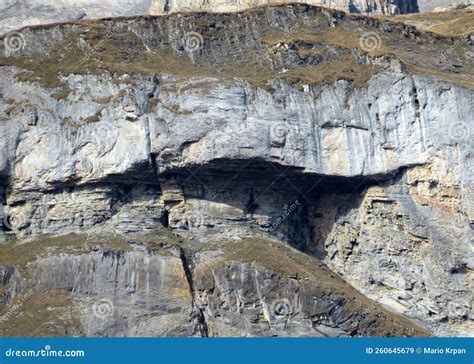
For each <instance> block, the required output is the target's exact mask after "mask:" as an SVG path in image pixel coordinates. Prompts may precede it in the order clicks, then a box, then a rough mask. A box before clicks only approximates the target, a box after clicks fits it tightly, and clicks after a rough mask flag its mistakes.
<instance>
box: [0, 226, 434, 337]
mask: <svg viewBox="0 0 474 364" xmlns="http://www.w3.org/2000/svg"><path fill="white" fill-rule="evenodd" d="M162 233H163V232H162ZM247 234H248V233H247ZM244 235H245V234H243V235H240V236H242V238H240V237H239V234H238V233H236V234H235V235H233V236H232V239H233V241H232V242H229V241H227V242H226V243H224V244H223V243H222V241H221V242H220V243H217V245H214V246H212V247H211V246H207V247H206V246H202V247H198V248H197V247H196V246H192V247H186V246H185V245H181V244H179V245H175V244H174V243H173V240H174V239H173V238H166V237H165V236H166V234H163V235H162V240H164V241H168V243H165V244H164V245H161V246H157V245H156V244H155V245H153V247H151V246H150V245H149V244H150V243H153V241H149V242H148V243H143V242H139V241H127V242H126V244H127V245H123V246H122V247H124V250H121V249H117V247H116V248H115V249H113V250H111V249H110V248H104V247H103V246H101V245H100V239H99V240H96V239H97V238H93V237H91V236H89V237H85V236H76V237H74V238H73V240H74V244H76V243H77V242H78V241H81V242H82V244H88V243H89V244H90V243H92V244H93V245H90V250H89V252H87V251H82V252H78V251H76V254H71V252H69V253H66V251H64V249H65V244H63V243H61V245H60V246H61V250H62V251H63V252H62V253H59V251H58V250H57V249H58V248H59V246H58V245H55V243H53V242H48V249H49V252H48V253H46V254H45V252H44V251H43V252H40V256H37V257H34V256H32V257H31V258H32V259H31V261H29V262H27V263H26V264H25V266H24V267H21V268H20V269H17V271H16V273H15V271H11V272H10V276H9V277H10V278H9V280H8V281H5V280H4V282H3V284H6V283H8V282H10V284H12V281H13V283H14V284H16V285H17V286H19V287H22V288H21V289H20V290H17V292H15V294H12V295H11V296H9V297H8V299H7V300H6V309H5V310H3V311H2V313H3V315H1V316H0V320H1V322H2V326H0V332H1V333H2V334H4V335H6V334H9V335H14V336H24V335H25V334H28V335H29V336H36V335H47V336H51V335H53V336H56V335H59V336H63V335H67V336H76V337H77V336H87V337H91V336H93V337H97V336H107V337H122V336H127V337H135V336H140V337H143V336H146V337H148V336H152V337H166V336H173V337H189V336H199V337H201V336H202V337H207V336H212V337H228V336H317V337H327V336H342V337H347V336H368V335H371V336H419V335H427V334H428V333H427V332H426V331H425V330H423V329H421V328H420V327H418V326H417V325H415V324H414V323H412V322H410V321H408V320H406V319H403V318H401V317H398V316H396V315H393V314H391V313H389V312H387V311H386V310H384V309H382V308H381V307H378V306H377V305H376V304H374V303H373V302H370V301H369V300H367V299H366V298H365V297H364V296H362V295H361V294H359V293H358V292H356V291H355V290H354V289H353V288H352V287H350V286H349V285H347V284H346V283H345V282H344V281H343V280H342V279H340V278H338V277H336V276H334V275H332V274H331V273H330V271H329V270H328V269H327V267H324V266H323V265H322V264H321V263H319V262H318V261H317V260H316V259H312V263H313V264H316V265H317V266H318V270H319V272H318V273H316V274H315V273H311V271H310V270H308V271H307V270H305V269H306V268H304V263H303V264H302V261H304V258H303V257H304V255H303V254H301V253H297V252H295V251H292V250H290V249H288V248H287V247H285V246H284V245H281V243H278V242H277V241H274V240H273V241H272V240H271V238H269V237H267V238H261V239H260V240H258V241H256V240H251V241H246V240H241V241H240V242H236V241H235V239H245V237H244ZM252 236H253V237H254V239H255V236H256V235H255V234H252ZM107 239H108V241H109V242H110V243H115V244H117V242H118V241H120V240H121V239H120V238H111V237H108V238H107ZM114 239H117V240H114ZM58 241H59V240H58ZM58 241H57V242H58ZM57 242H56V243H57ZM28 244H29V245H30V246H31V245H35V244H40V242H38V241H35V242H31V243H28ZM244 246H245V248H246V249H248V248H252V247H253V248H254V249H255V250H256V251H260V252H263V253H264V255H258V254H257V255H253V256H252V258H251V259H252V262H250V261H249V260H248V259H249V257H247V256H246V255H245V254H242V253H238V251H239V250H241V249H242V248H243V247H244ZM73 247H74V245H73V246H69V249H71V248H73ZM183 247H184V248H185V249H186V250H185V249H183ZM0 249H1V248H0ZM33 249H34V248H33ZM185 251H186V252H187V253H185ZM275 258H279V259H286V261H287V262H286V263H287V266H285V267H278V266H276V265H271V264H272V263H273V259H275ZM308 266H309V267H310V268H314V266H311V265H308ZM19 270H22V272H23V273H22V274H20V273H19ZM47 296H49V297H52V298H53V299H54V301H53V302H47V303H46V304H45V306H46V307H37V305H38V306H40V304H41V302H42V301H44V300H45V297H47ZM51 306H52V307H51ZM46 308H47V309H48V310H49V311H50V312H49V314H46V315H45V317H43V318H42V319H40V324H41V326H42V328H41V327H35V326H34V324H33V325H32V324H30V325H26V326H25V325H22V320H24V319H25V317H33V322H36V320H37V319H38V317H39V316H42V315H44V314H45V313H46V312H44V311H47V310H46ZM52 315H54V320H55V322H54V325H52V324H51V320H52V317H51V316H52ZM58 318H59V320H58ZM32 326H33V327H32ZM32 329H34V331H32Z"/></svg>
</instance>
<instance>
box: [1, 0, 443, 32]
mask: <svg viewBox="0 0 474 364" xmlns="http://www.w3.org/2000/svg"><path fill="white" fill-rule="evenodd" d="M298 2H299V3H306V4H311V5H322V6H326V7H330V8H335V9H339V10H344V11H350V12H360V13H376V14H386V15H393V14H398V13H413V12H417V11H418V5H417V1H416V0H384V1H379V0H370V1H367V0H304V1H303V0H297V1H294V0H293V1H287V0H239V1H229V0H202V1H195V0H54V1H51V0H50V1H45V0H7V1H3V2H2V4H0V13H1V15H0V34H2V33H7V32H9V31H12V30H14V29H18V28H21V27H23V26H27V25H38V24H48V23H55V22H61V21H71V20H79V19H86V18H89V19H91V18H105V17H112V16H135V15H148V14H149V15H161V14H165V13H170V12H186V11H206V12H231V11H240V10H245V9H249V8H253V7H256V6H262V5H281V4H285V3H298ZM445 2H446V3H448V1H445ZM445 5H446V6H447V5H448V4H445Z"/></svg>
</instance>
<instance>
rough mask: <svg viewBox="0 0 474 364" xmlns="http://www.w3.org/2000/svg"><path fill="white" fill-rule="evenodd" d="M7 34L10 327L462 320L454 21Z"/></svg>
mask: <svg viewBox="0 0 474 364" xmlns="http://www.w3.org/2000/svg"><path fill="white" fill-rule="evenodd" d="M12 40H15V41H16V42H17V43H8V42H11V41H12ZM4 41H5V44H10V46H9V47H6V48H5V56H4V57H2V58H1V59H0V64H1V70H0V92H1V94H2V98H1V99H0V118H1V119H0V138H1V139H0V140H1V144H0V156H1V159H0V190H1V192H2V193H1V194H0V199H1V203H2V205H1V210H0V217H1V219H0V220H2V221H3V224H2V227H1V232H0V239H2V240H3V241H5V244H3V245H2V246H0V249H2V250H3V253H4V254H2V256H3V257H4V258H2V260H0V265H1V270H0V272H2V277H3V279H2V292H3V299H2V301H1V302H0V303H1V304H2V306H3V307H4V309H3V311H2V314H3V316H2V318H1V319H2V321H3V322H7V325H6V326H5V328H4V331H3V332H4V333H10V334H16V335H25V331H21V330H22V329H21V328H22V325H21V323H22V322H23V321H21V320H25V317H27V316H28V315H31V312H32V311H35V310H36V311H35V312H38V314H37V315H33V316H34V317H35V320H37V321H36V322H38V331H37V332H38V333H42V334H44V333H46V334H50V335H87V336H96V335H106V336H120V335H151V336H180V335H181V336H192V335H200V336H275V335H277V336H302V335H310V336H358V335H362V336H364V335H376V336H394V335H395V336H408V335H429V334H435V335H472V333H473V319H474V316H473V315H474V311H473V310H472V301H473V294H472V287H473V278H474V277H473V267H474V250H473V241H472V239H473V234H472V228H473V224H474V211H472V206H473V201H472V198H473V195H472V187H473V169H472V163H473V145H472V115H473V114H474V110H473V108H474V106H473V103H472V97H473V66H472V64H471V62H470V57H471V55H472V51H473V50H472V38H470V37H469V36H468V35H466V34H463V35H461V36H457V37H456V36H452V37H445V36H442V35H439V34H433V33H423V32H420V31H418V30H417V29H416V28H414V27H412V26H407V25H405V24H402V23H396V22H391V21H385V20H380V19H374V18H367V17H364V16H351V15H348V14H346V13H344V12H339V11H331V12H327V11H326V10H324V11H323V9H322V8H319V7H312V6H308V5H291V6H282V7H262V8H258V9H254V10H251V11H247V12H242V13H229V14H227V13H225V14H188V15H169V16H163V17H136V18H124V19H105V20H103V21H99V22H78V23H65V24H59V25H54V26H49V27H32V28H26V29H24V30H22V31H21V32H20V33H17V34H16V39H11V36H10V38H9V37H6V38H5V39H4ZM13 44H17V45H18V44H19V45H20V46H13ZM453 47H454V48H453ZM452 49H453V50H452ZM66 234H81V235H67V237H63V238H57V237H56V238H51V237H50V235H53V236H62V235H66ZM84 234H86V235H84ZM71 236H72V237H71ZM353 287H354V288H353ZM356 289H357V290H356ZM366 296H367V297H369V298H370V299H371V300H373V301H371V300H369V299H368V298H367V297H366ZM25 297H26V298H25ZM18 302H19V303H20V304H19V306H18ZM44 302H45V304H44V305H45V306H48V307H51V310H55V312H57V315H55V316H54V320H55V321H54V325H53V324H51V320H52V318H51V317H50V316H49V315H48V312H43V311H42V310H40V309H38V307H37V306H38V305H41V303H44ZM15 305H16V306H15ZM35 305H36V306H35ZM14 307H19V308H17V309H13V308H14ZM44 315H46V317H45V316H44ZM399 315H401V316H399ZM402 316H404V317H402ZM5 317H7V319H5ZM407 318H409V319H411V320H413V321H408V320H407ZM19 323H20V324H19ZM54 327H57V328H60V331H55V330H54V329H53V328H54ZM61 328H62V329H61ZM43 329H44V330H43ZM15 330H17V331H15Z"/></svg>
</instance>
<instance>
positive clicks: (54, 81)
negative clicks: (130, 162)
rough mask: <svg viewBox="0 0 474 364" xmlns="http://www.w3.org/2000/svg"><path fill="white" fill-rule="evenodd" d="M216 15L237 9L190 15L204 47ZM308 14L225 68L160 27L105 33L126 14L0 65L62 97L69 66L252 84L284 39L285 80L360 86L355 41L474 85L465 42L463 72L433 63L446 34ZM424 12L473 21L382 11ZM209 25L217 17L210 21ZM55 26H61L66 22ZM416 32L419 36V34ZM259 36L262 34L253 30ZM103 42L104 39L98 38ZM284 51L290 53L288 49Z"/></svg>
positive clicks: (458, 27) (445, 26)
mask: <svg viewBox="0 0 474 364" xmlns="http://www.w3.org/2000/svg"><path fill="white" fill-rule="evenodd" d="M259 11H260V12H261V18H262V22H263V21H264V20H265V18H264V17H265V13H264V10H263V9H256V10H252V11H248V12H245V13H243V15H244V16H248V17H251V16H252V15H254V18H255V14H258V15H260V13H258V12H259ZM220 16H232V17H234V18H235V17H237V16H238V14H233V15H215V14H214V15H210V14H200V15H199V16H194V17H193V19H192V21H193V22H194V25H195V27H198V30H200V31H201V32H202V34H203V39H204V41H205V44H206V47H214V46H215V44H214V43H213V42H216V40H222V39H224V37H225V36H226V31H224V30H223V29H221V28H218V27H215V23H216V20H218V19H219V17H220ZM313 17H314V18H315V19H317V20H318V22H319V25H320V27H319V28H318V29H317V30H314V29H313V30H309V29H304V24H302V23H301V24H297V25H298V27H299V31H298V32H295V33H293V34H288V33H283V32H279V31H278V30H275V29H273V30H266V31H264V32H263V33H262V34H261V35H262V39H261V40H260V42H261V47H260V48H259V49H258V50H255V49H251V48H249V46H248V45H245V44H242V45H240V46H239V48H240V50H239V51H242V53H239V54H238V55H237V56H236V55H227V53H225V52H224V56H222V57H219V58H220V59H218V60H217V62H219V66H221V68H222V69H218V68H217V66H216V64H215V62H216V60H215V59H210V58H209V57H207V56H206V54H204V55H202V54H201V55H196V57H195V58H196V59H193V57H190V56H189V54H187V53H186V52H177V51H176V49H174V48H173V47H172V46H171V43H170V42H169V40H167V39H166V37H167V35H166V34H163V33H162V34H158V33H157V36H156V37H157V38H159V39H160V44H159V46H157V47H152V48H150V47H148V48H147V47H146V46H145V42H144V41H143V40H142V39H140V37H138V36H137V35H136V34H135V33H133V32H132V31H130V30H128V31H125V32H123V31H121V32H120V33H119V34H118V33H117V34H113V35H112V36H110V34H111V33H110V26H111V25H113V23H114V22H121V21H124V20H123V19H122V20H121V19H116V20H108V21H86V22H82V23H78V24H79V25H80V26H81V30H80V31H76V32H70V33H69V34H68V35H67V36H66V38H65V40H64V42H63V43H62V44H59V45H57V46H55V47H53V48H52V49H50V50H49V51H48V54H47V55H44V54H43V55H38V56H35V57H20V58H15V57H0V65H13V66H17V67H19V68H21V69H24V70H26V72H23V73H22V74H21V75H20V76H19V79H20V80H22V81H30V82H31V81H37V82H40V83H42V84H43V85H44V86H47V87H58V88H59V89H58V90H57V92H56V95H57V98H59V99H60V98H64V97H66V96H67V94H68V90H67V87H66V86H64V84H63V83H62V82H61V81H60V79H59V76H60V75H68V74H71V73H75V74H86V73H93V74H96V73H101V72H103V71H109V72H111V73H115V72H117V73H119V74H123V73H129V74H146V75H149V74H154V75H157V76H158V77H159V76H160V75H163V74H172V75H176V76H181V77H186V78H188V77H196V76H211V77H218V78H220V79H226V80H230V79H234V78H240V79H244V80H248V81H250V82H251V83H252V84H254V85H255V86H259V87H265V88H268V87H269V86H268V81H269V80H272V79H275V78H277V77H278V72H276V71H275V69H274V68H273V69H272V68H271V67H269V65H268V64H265V63H262V62H261V61H262V59H267V58H269V57H270V58H271V57H272V50H271V48H270V47H271V46H274V45H278V44H279V43H284V44H289V45H290V46H291V48H294V49H296V50H297V52H298V55H299V56H300V63H299V65H293V66H291V67H290V69H289V72H286V73H285V74H284V75H283V76H281V75H280V76H281V77H283V79H284V80H286V81H287V82H289V83H303V84H310V85H323V84H330V83H332V82H334V81H335V80H338V79H347V80H350V81H352V82H353V85H354V87H364V86H365V85H366V82H367V80H368V79H369V78H370V77H371V76H372V75H373V74H374V73H375V72H377V71H378V69H377V68H375V67H373V66H368V65H361V64H359V63H358V62H357V61H356V60H355V58H354V57H353V56H351V54H350V53H351V51H352V50H354V49H356V50H357V51H358V52H362V53H366V54H367V55H368V56H369V57H370V58H374V57H380V56H384V55H385V56H390V57H396V58H398V59H400V60H401V61H402V63H403V64H405V65H406V67H407V69H409V70H410V71H412V72H414V73H420V74H426V75H432V76H435V77H438V78H441V79H445V80H447V81H452V82H457V83H460V84H464V85H474V77H473V74H474V66H473V65H472V64H471V63H472V62H470V58H469V56H468V55H466V54H465V52H466V49H465V47H464V46H462V45H459V46H457V47H456V49H455V50H454V53H453V55H452V57H454V56H456V63H457V64H461V65H462V66H463V68H462V70H461V72H460V71H458V70H456V71H455V72H454V71H453V72H451V71H446V70H443V69H440V68H439V67H438V65H437V64H436V63H435V59H436V58H438V56H439V54H440V52H441V53H442V52H443V51H445V50H447V49H449V47H450V46H451V45H452V41H451V40H450V38H446V40H444V41H443V40H442V39H441V41H439V40H438V41H436V42H435V43H433V44H429V42H427V44H428V46H426V45H418V43H417V42H416V41H415V40H411V39H409V38H405V37H402V36H401V35H400V34H397V32H398V31H399V30H398V29H396V30H395V31H394V32H393V33H384V32H382V31H380V30H379V28H377V27H373V26H369V25H366V24H365V25H363V24H361V23H360V19H366V18H364V17H362V16H348V17H347V18H346V19H344V20H342V21H340V24H339V25H338V26H337V27H336V28H331V27H329V25H328V24H327V19H326V17H325V16H324V15H321V14H319V15H313ZM432 18H434V19H436V22H433V21H432V20H429V19H432ZM169 19H170V17H163V18H147V19H140V20H137V21H142V22H152V23H153V22H155V23H153V24H156V23H161V22H166V21H169ZM236 19H237V21H240V22H241V24H243V23H244V21H245V19H241V18H236ZM372 19H374V20H376V19H379V18H372ZM421 19H425V20H423V21H429V22H432V23H433V24H432V25H430V27H428V28H429V29H430V30H432V31H437V33H439V34H442V35H443V36H444V35H454V34H458V33H460V32H462V31H464V30H465V29H466V27H469V26H470V24H472V22H473V18H472V13H465V12H454V13H442V14H428V15H424V14H414V15H408V16H400V17H394V18H383V20H381V21H384V22H395V23H397V22H399V21H404V22H406V23H409V24H412V23H413V24H421V23H422V22H421ZM426 19H428V20H426ZM253 21H255V20H253ZM423 24H424V23H423ZM430 24H431V23H430ZM210 25H214V27H211V26H210ZM57 26H58V27H62V26H64V25H57ZM153 26H155V25H153ZM42 28H47V27H42ZM246 32H247V30H246V28H245V27H244V26H242V27H241V28H239V30H237V31H235V35H236V36H237V37H240V38H241V39H245V38H244V37H246V36H247V35H248V33H246ZM364 32H375V33H377V34H378V35H379V37H380V39H381V41H382V43H381V47H380V48H378V49H377V50H376V51H374V52H370V51H366V50H364V49H363V47H361V44H360V35H361V34H362V33H364ZM227 35H228V33H227ZM420 36H421V37H423V35H420ZM427 37H428V36H427ZM80 38H82V39H83V40H84V41H85V42H86V43H87V44H89V45H90V46H91V48H94V47H96V49H97V52H96V53H95V56H94V58H93V59H88V58H87V57H85V54H84V52H83V51H82V50H81V49H79V46H78V45H79V39H80ZM150 39H152V38H150ZM256 40H257V41H259V39H258V38H257V39H256ZM101 42H102V43H101ZM101 44H102V46H100V45H101ZM262 49H263V50H262ZM265 49H266V50H265ZM227 51H228V50H227ZM231 51H232V50H231ZM333 51H335V52H336V53H337V52H339V53H341V54H339V56H334V57H330V59H323V60H322V61H321V62H320V63H319V64H317V65H308V64H306V61H307V59H308V57H310V56H316V55H317V54H318V53H319V54H322V53H324V52H326V55H327V54H331V53H332V52H333ZM262 52H264V53H265V54H263V56H264V57H262ZM259 53H260V54H259ZM282 54H283V55H284V56H287V54H285V52H283V53H282ZM222 58H224V59H222ZM323 58H324V57H323Z"/></svg>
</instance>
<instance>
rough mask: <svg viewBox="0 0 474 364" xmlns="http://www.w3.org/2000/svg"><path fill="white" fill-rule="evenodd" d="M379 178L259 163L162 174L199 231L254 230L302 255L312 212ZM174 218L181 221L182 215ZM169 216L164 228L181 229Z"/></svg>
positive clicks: (229, 163)
mask: <svg viewBox="0 0 474 364" xmlns="http://www.w3.org/2000/svg"><path fill="white" fill-rule="evenodd" d="M391 177H392V176H386V178H385V179H389V178H391ZM382 179H383V177H381V176H374V177H364V178H362V177H352V178H348V177H340V176H327V175H319V174H315V173H308V172H306V171H304V170H303V169H301V168H295V167H290V166H284V165H281V164H278V163H273V162H267V161H262V160H251V161H249V160H215V161H213V162H211V163H208V164H206V165H203V166H201V167H200V168H197V169H195V170H193V171H190V170H189V169H187V168H181V169H173V170H172V171H169V172H167V173H164V174H162V175H160V180H172V181H175V184H176V185H177V186H179V188H180V189H181V190H182V193H183V196H184V201H185V202H184V204H185V210H184V211H185V212H184V214H185V215H188V216H193V217H194V218H195V217H196V216H199V220H200V221H203V222H205V223H203V225H204V226H201V228H210V227H212V228H213V229H214V228H216V227H217V228H218V227H219V226H221V227H223V228H225V227H226V226H228V227H232V226H235V225H244V226H253V227H258V228H260V229H262V230H264V231H267V232H269V233H270V234H272V235H274V236H276V237H278V238H279V239H281V240H284V241H286V242H287V243H288V244H290V245H291V246H293V247H295V248H297V249H298V250H300V251H303V252H307V251H309V250H310V245H311V243H312V242H313V240H314V239H315V234H314V224H315V222H317V221H318V215H317V213H316V208H317V206H318V203H319V201H320V200H321V198H322V197H323V196H324V195H325V194H341V195H348V194H349V195H351V194H353V195H357V194H358V193H360V192H361V191H363V190H364V189H366V188H367V187H368V186H370V185H373V184H379V183H380V182H381V180H382ZM177 214H178V215H179V214H181V215H179V217H178V218H177V219H179V218H182V214H183V213H182V212H179V213H177ZM171 215H173V211H171V214H170V212H169V211H166V213H165V214H164V215H163V217H162V224H163V225H164V226H166V227H170V228H172V229H173V227H175V228H177V229H179V226H178V225H176V224H173V222H172V216H171ZM185 218H186V216H184V219H185ZM195 220H196V219H194V221H191V222H189V223H187V222H186V221H185V222H184V223H183V224H182V225H183V228H184V226H185V227H188V228H189V227H191V228H192V227H193V225H195ZM319 221H320V219H319ZM209 230H210V229H209ZM201 233H202V229H201V230H200V231H199V234H201Z"/></svg>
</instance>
